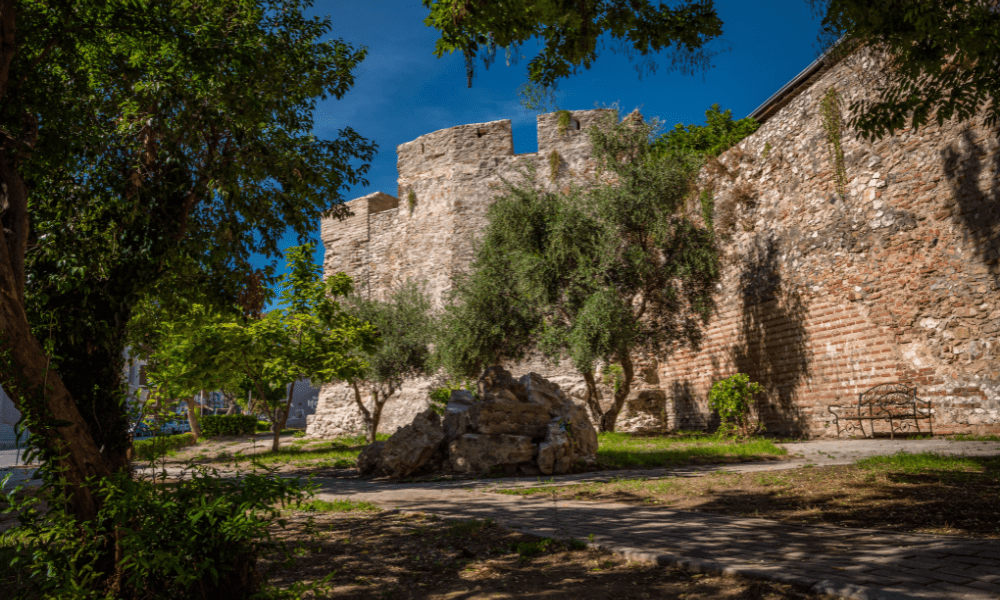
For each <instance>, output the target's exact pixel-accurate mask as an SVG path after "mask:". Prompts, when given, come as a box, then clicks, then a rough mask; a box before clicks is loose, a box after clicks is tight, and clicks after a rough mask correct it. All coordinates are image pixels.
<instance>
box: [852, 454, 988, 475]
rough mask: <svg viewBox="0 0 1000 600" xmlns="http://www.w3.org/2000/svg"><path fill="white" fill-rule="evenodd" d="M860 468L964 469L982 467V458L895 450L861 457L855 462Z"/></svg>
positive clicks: (911, 471) (906, 470)
mask: <svg viewBox="0 0 1000 600" xmlns="http://www.w3.org/2000/svg"><path fill="white" fill-rule="evenodd" d="M855 464H856V465H857V466H858V467H859V468H861V469H881V468H885V469H892V470H894V471H902V472H904V473H919V472H922V471H966V470H969V469H980V468H982V459H975V458H970V457H966V456H945V455H942V454H937V453H934V452H920V453H915V454H911V453H909V452H897V453H896V454H890V455H887V456H872V457H869V458H862V459H860V460H858V461H857V462H856V463H855Z"/></svg>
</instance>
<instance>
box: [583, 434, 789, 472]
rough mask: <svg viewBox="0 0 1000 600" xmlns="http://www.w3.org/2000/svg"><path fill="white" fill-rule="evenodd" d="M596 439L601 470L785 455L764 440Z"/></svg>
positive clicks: (611, 436) (627, 436) (621, 436)
mask: <svg viewBox="0 0 1000 600" xmlns="http://www.w3.org/2000/svg"><path fill="white" fill-rule="evenodd" d="M597 440H598V449H597V464H598V466H599V467H600V468H602V469H624V468H635V467H640V468H641V467H645V468H654V467H673V466H681V465H688V464H709V463H720V462H743V461H750V460H768V459H775V458H782V457H784V456H786V455H787V454H788V451H787V450H785V449H784V448H781V447H780V446H777V445H776V444H775V443H774V442H773V441H771V440H768V439H763V438H754V439H751V440H748V441H745V442H737V441H734V440H730V439H727V438H720V437H718V436H713V435H683V436H670V437H638V436H633V435H630V434H628V433H618V432H614V433H600V434H598V435H597Z"/></svg>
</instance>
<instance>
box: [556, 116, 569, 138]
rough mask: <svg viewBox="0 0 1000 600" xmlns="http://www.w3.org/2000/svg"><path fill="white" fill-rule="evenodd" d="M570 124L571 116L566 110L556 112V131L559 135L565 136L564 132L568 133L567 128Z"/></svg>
mask: <svg viewBox="0 0 1000 600" xmlns="http://www.w3.org/2000/svg"><path fill="white" fill-rule="evenodd" d="M572 124H573V115H571V114H570V112H569V111H568V110H557V111H556V128H557V131H559V135H566V132H567V131H569V127H570V125H572Z"/></svg>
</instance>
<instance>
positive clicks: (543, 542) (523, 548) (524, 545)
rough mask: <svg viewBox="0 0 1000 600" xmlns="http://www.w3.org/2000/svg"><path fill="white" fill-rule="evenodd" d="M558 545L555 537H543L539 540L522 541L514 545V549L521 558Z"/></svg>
mask: <svg viewBox="0 0 1000 600" xmlns="http://www.w3.org/2000/svg"><path fill="white" fill-rule="evenodd" d="M556 545H557V542H556V541H555V540H554V539H552V538H542V539H540V540H538V541H532V542H520V543H519V544H517V545H516V546H514V548H513V550H514V552H517V554H518V556H520V557H521V558H529V557H532V556H537V555H539V554H541V553H542V552H545V551H546V550H548V549H550V548H552V547H554V546H556Z"/></svg>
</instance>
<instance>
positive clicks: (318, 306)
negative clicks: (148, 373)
mask: <svg viewBox="0 0 1000 600" xmlns="http://www.w3.org/2000/svg"><path fill="white" fill-rule="evenodd" d="M312 248H313V245H312V244H305V245H302V246H296V247H292V248H289V249H288V250H287V251H286V257H287V261H288V270H289V272H288V273H287V274H286V275H284V276H282V278H281V279H280V283H281V285H282V287H283V289H282V291H281V294H280V296H279V297H280V301H281V308H278V309H275V310H272V311H270V312H269V313H267V314H266V315H264V316H262V317H261V318H253V317H244V316H242V315H240V314H239V313H238V311H236V310H233V311H229V312H224V311H212V310H210V309H207V308H205V307H204V306H201V305H194V306H193V307H192V308H191V310H190V311H189V312H188V313H187V314H184V315H182V316H180V317H179V318H178V319H176V320H168V321H166V322H164V323H163V324H162V326H161V333H160V340H159V344H158V347H157V350H156V352H155V355H154V356H155V357H156V367H155V369H154V372H153V373H154V374H153V375H152V376H153V377H154V378H156V379H157V380H158V381H163V382H164V384H165V385H168V386H169V387H168V389H169V390H170V392H171V396H172V397H183V396H187V395H193V394H194V393H196V392H197V391H200V390H202V389H227V390H232V391H235V390H239V391H240V395H241V396H242V395H243V393H246V392H250V394H251V395H252V396H253V397H255V398H256V399H257V400H258V401H260V400H263V402H264V404H265V405H266V407H267V411H268V413H269V414H270V416H271V420H272V423H273V424H274V428H273V433H274V437H273V442H272V446H271V450H272V451H274V452H277V451H278V448H279V447H280V434H281V430H282V428H283V427H284V425H285V422H286V421H287V418H288V412H289V407H290V404H291V399H292V395H293V394H294V392H295V382H296V381H297V380H299V379H305V378H307V379H310V380H312V381H317V382H320V381H324V382H325V381H333V380H334V379H347V378H349V377H354V376H355V375H356V374H357V373H358V372H360V371H363V370H364V369H366V368H367V364H366V362H365V359H364V358H363V354H361V353H362V352H371V351H374V348H375V346H376V343H377V335H376V330H375V327H374V326H373V325H371V324H368V323H364V322H362V321H360V320H359V319H357V318H355V317H353V316H351V315H348V314H347V313H345V312H344V311H342V310H341V309H340V305H339V304H338V303H337V302H336V300H335V298H336V297H339V296H345V295H347V294H349V293H350V292H351V289H352V283H351V278H350V277H348V276H347V275H344V274H343V273H340V274H338V275H335V276H333V277H330V278H329V279H327V280H326V281H325V282H324V281H323V279H322V277H321V275H320V271H321V268H320V267H319V266H318V265H316V264H315V263H313V262H312V259H311V256H312ZM286 390H287V391H286Z"/></svg>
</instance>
